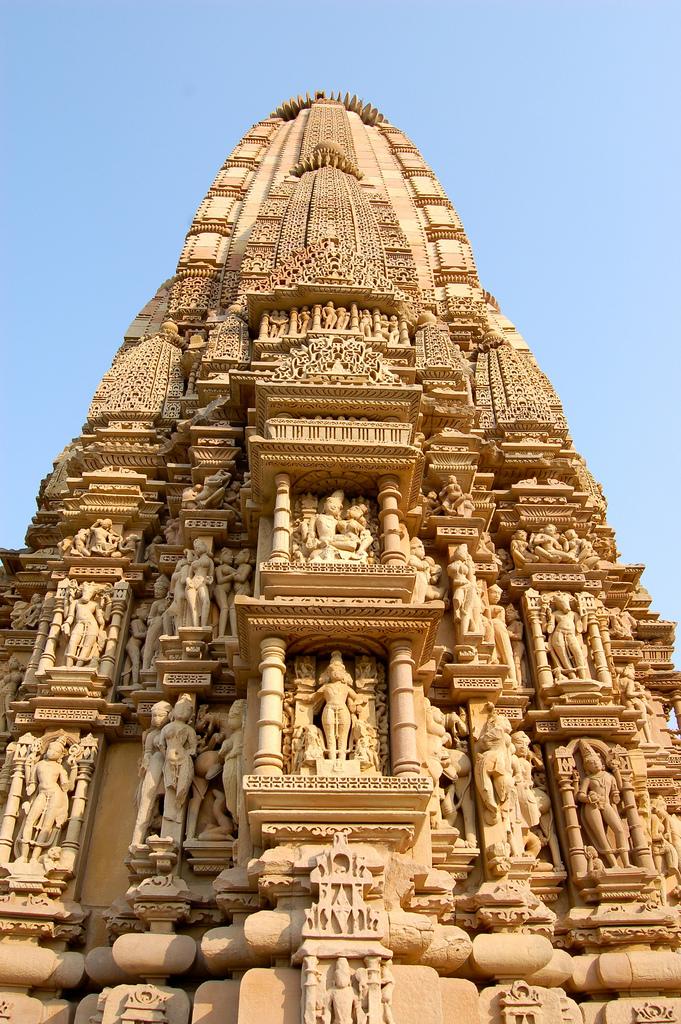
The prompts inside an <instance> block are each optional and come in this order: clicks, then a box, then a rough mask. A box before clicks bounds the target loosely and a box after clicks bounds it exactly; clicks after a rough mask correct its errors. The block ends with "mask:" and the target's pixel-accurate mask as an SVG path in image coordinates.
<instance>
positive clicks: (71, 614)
mask: <svg viewBox="0 0 681 1024" xmlns="http://www.w3.org/2000/svg"><path fill="white" fill-rule="evenodd" d="M105 625H106V620H105V618H104V612H103V610H102V607H101V604H100V601H99V600H98V593H97V587H96V585H95V584H94V583H87V582H86V583H83V585H82V586H81V590H80V596H79V597H77V598H76V599H75V600H74V601H72V602H71V605H70V608H69V611H68V613H67V615H66V618H65V619H64V622H63V624H62V627H61V628H62V632H63V633H64V634H65V636H67V637H68V642H67V644H66V651H65V655H64V657H65V662H66V665H67V667H68V668H72V667H73V666H75V667H77V668H80V667H81V666H84V665H87V666H93V667H96V666H97V665H98V663H99V656H100V654H101V650H102V649H103V647H104V640H105V635H104V627H105Z"/></svg>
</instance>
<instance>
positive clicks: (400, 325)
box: [260, 302, 410, 347]
mask: <svg viewBox="0 0 681 1024" xmlns="http://www.w3.org/2000/svg"><path fill="white" fill-rule="evenodd" d="M316 330H321V331H339V332H340V331H350V332H353V333H356V334H360V335H362V336H363V337H364V338H366V339H367V340H369V339H372V340H377V339H382V340H384V341H386V342H387V343H388V345H399V346H402V347H407V346H408V345H409V344H410V342H409V330H408V325H407V322H406V320H404V319H403V318H402V317H398V316H397V315H396V314H394V313H393V314H387V313H381V311H380V310H378V309H374V310H370V309H357V307H356V306H355V305H354V303H353V305H352V306H351V307H350V308H349V309H348V308H346V307H345V306H336V305H334V303H333V302H327V303H326V305H325V306H321V305H316V306H313V307H312V308H310V307H309V306H302V307H301V308H300V309H296V308H293V309H290V310H284V309H275V310H272V311H271V312H269V313H264V314H263V316H262V319H261V321H260V339H261V340H263V339H266V338H269V339H275V338H281V337H284V336H294V337H297V338H304V337H305V336H306V335H307V334H308V332H309V331H316Z"/></svg>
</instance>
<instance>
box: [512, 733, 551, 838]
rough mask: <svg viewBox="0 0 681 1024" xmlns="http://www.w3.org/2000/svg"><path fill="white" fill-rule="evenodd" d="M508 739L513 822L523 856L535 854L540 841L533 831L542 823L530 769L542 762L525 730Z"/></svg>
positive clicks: (539, 765)
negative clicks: (511, 750)
mask: <svg viewBox="0 0 681 1024" xmlns="http://www.w3.org/2000/svg"><path fill="white" fill-rule="evenodd" d="M511 742H512V743H513V755H512V757H511V768H512V771H513V782H514V788H515V801H516V806H517V814H516V821H517V825H518V828H519V839H520V843H521V851H520V852H521V854H522V855H524V856H528V857H537V856H538V855H539V852H540V851H541V848H542V845H543V844H542V841H541V839H540V837H539V836H538V835H536V834H535V833H534V832H533V831H532V830H533V829H535V828H538V827H539V826H540V825H541V808H540V806H539V800H538V799H537V793H536V791H535V788H534V781H533V778H532V770H533V768H538V767H543V765H542V761H541V759H540V758H539V757H538V756H537V755H536V754H535V753H534V752H533V751H532V749H531V747H530V738H529V736H528V735H527V733H525V732H522V730H518V731H517V732H514V733H512V735H511ZM512 849H513V844H512ZM514 852H515V851H514Z"/></svg>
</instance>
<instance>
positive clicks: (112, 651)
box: [99, 580, 130, 679]
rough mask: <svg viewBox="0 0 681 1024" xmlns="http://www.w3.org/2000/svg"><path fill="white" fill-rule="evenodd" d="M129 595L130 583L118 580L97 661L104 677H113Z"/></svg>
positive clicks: (100, 673)
mask: <svg viewBox="0 0 681 1024" xmlns="http://www.w3.org/2000/svg"><path fill="white" fill-rule="evenodd" d="M129 597H130V584H129V583H128V581H127V580H118V582H117V583H116V585H115V586H114V592H113V601H112V603H111V622H110V623H109V628H108V630H107V634H106V645H105V647H104V654H103V655H102V660H101V661H100V663H99V675H100V676H104V677H105V678H106V679H113V675H114V667H115V665H116V650H117V647H118V638H119V636H120V634H121V623H122V622H123V616H124V615H125V608H126V604H127V602H128V599H129Z"/></svg>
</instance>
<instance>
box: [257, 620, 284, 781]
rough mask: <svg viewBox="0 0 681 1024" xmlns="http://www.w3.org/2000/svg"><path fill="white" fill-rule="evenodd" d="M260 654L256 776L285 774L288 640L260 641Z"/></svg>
mask: <svg viewBox="0 0 681 1024" xmlns="http://www.w3.org/2000/svg"><path fill="white" fill-rule="evenodd" d="M260 653H261V656H262V661H261V662H260V666H259V667H260V672H261V680H260V690H259V692H258V699H259V702H260V715H259V717H258V749H257V750H256V753H255V757H254V758H253V768H254V771H255V774H256V775H281V774H282V772H283V757H282V753H281V734H282V728H283V706H284V676H285V674H286V661H285V658H286V641H285V640H280V639H279V637H267V638H266V639H265V640H261V641H260Z"/></svg>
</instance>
